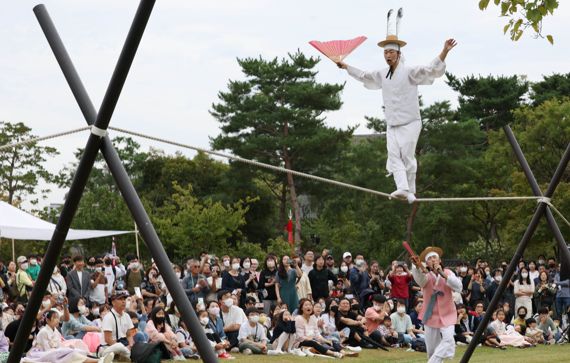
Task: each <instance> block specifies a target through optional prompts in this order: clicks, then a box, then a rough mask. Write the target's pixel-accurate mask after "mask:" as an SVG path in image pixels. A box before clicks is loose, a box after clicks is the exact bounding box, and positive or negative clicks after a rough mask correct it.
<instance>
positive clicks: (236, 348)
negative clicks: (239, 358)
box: [230, 347, 239, 353]
mask: <svg viewBox="0 0 570 363" xmlns="http://www.w3.org/2000/svg"><path fill="white" fill-rule="evenodd" d="M230 353H239V348H238V347H233V348H232V349H231V350H230Z"/></svg>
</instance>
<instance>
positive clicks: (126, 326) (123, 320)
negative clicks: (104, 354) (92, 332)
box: [101, 309, 135, 340]
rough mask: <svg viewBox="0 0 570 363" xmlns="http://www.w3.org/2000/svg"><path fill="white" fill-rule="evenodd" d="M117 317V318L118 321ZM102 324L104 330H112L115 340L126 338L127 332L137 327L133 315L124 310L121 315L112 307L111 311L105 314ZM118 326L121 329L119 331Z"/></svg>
mask: <svg viewBox="0 0 570 363" xmlns="http://www.w3.org/2000/svg"><path fill="white" fill-rule="evenodd" d="M115 318H117V320H116V323H115ZM101 325H102V326H103V332H106V331H110V332H111V336H112V338H113V339H114V340H118V339H121V338H126V337H127V332H128V331H129V330H131V329H133V328H134V327H135V326H134V325H133V321H132V320H131V317H130V316H129V314H127V312H126V311H123V314H122V315H119V313H118V312H117V311H116V310H115V309H111V311H110V312H109V313H108V314H107V315H105V317H104V318H103V323H102V324H101ZM117 328H118V329H119V331H118V333H117Z"/></svg>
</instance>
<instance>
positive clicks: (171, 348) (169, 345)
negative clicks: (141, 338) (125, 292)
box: [133, 307, 184, 360]
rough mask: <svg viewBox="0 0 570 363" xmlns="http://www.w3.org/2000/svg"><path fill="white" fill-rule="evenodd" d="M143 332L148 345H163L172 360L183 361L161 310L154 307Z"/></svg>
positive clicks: (164, 313) (164, 314) (174, 337)
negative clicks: (146, 336)
mask: <svg viewBox="0 0 570 363" xmlns="http://www.w3.org/2000/svg"><path fill="white" fill-rule="evenodd" d="M133 325H134V324H133ZM144 331H145V333H146V334H147V335H148V341H149V342H150V343H164V346H165V347H166V349H167V350H168V352H169V353H170V356H171V358H172V359H174V360H184V356H183V355H182V352H181V351H180V350H179V349H178V341H177V339H176V334H174V332H173V331H172V328H171V327H170V326H169V325H168V323H167V322H166V312H165V311H164V309H163V308H161V307H155V308H154V309H152V311H151V312H150V315H149V320H148V322H147V324H146V327H145V329H144Z"/></svg>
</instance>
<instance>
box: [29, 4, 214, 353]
mask: <svg viewBox="0 0 570 363" xmlns="http://www.w3.org/2000/svg"><path fill="white" fill-rule="evenodd" d="M34 12H35V14H36V17H37V18H38V22H39V23H40V26H41V27H42V30H43V32H44V34H45V36H46V38H47V40H48V42H49V44H50V47H51V49H52V51H53V53H54V55H55V57H56V59H57V62H58V63H59V65H60V67H61V70H62V71H63V74H64V76H65V79H66V80H67V83H68V84H69V87H70V88H71V91H72V93H73V95H74V96H75V99H76V101H77V104H78V105H79V108H80V109H81V112H82V113H83V116H84V117H85V120H86V121H87V123H88V124H89V125H91V124H93V123H94V122H95V120H96V118H97V112H96V111H95V107H93V103H92V102H91V99H90V98H89V95H88V94H87V91H86V89H85V87H84V85H83V83H82V82H81V78H80V77H79V74H78V73H77V71H76V69H75V67H74V65H73V62H72V61H71V58H70V57H69V54H68V53H67V50H66V49H65V46H64V45H63V42H62V41H61V38H60V36H59V34H58V32H57V30H56V28H55V25H54V24H53V22H52V20H51V18H50V16H49V14H48V12H47V10H46V9H45V7H39V8H36V9H34ZM101 152H102V153H103V157H104V158H105V161H106V162H107V165H108V166H109V169H110V171H111V174H112V175H113V178H114V179H115V182H116V183H117V185H118V188H119V190H120V191H121V194H122V196H123V198H124V199H125V202H126V204H127V206H128V208H129V210H130V212H131V214H132V216H133V218H134V220H135V222H136V223H137V225H138V226H139V228H140V233H141V235H142V237H143V240H144V241H145V243H146V245H147V247H148V249H149V250H150V252H151V255H152V257H153V258H154V261H155V263H156V264H157V266H158V268H159V270H160V272H161V275H162V277H163V279H164V282H165V284H166V286H167V287H168V291H169V292H170V294H171V295H172V298H173V300H174V302H175V303H176V306H177V307H178V309H179V311H180V314H181V315H182V319H183V320H184V322H185V323H186V326H187V327H188V328H189V331H190V334H191V335H192V339H193V341H194V342H195V344H196V347H197V348H198V351H199V352H200V356H201V358H202V359H203V360H204V361H205V362H207V363H212V362H217V361H218V359H217V357H216V354H215V352H214V350H213V349H212V347H211V345H210V342H209V340H208V339H207V337H206V335H205V334H204V332H203V329H202V328H201V325H200V322H199V321H198V318H197V316H196V314H195V312H194V309H193V308H192V304H190V301H189V300H188V298H187V296H186V293H185V292H184V289H183V288H182V286H181V285H180V282H179V281H178V278H177V277H176V275H175V274H174V270H173V269H172V265H171V263H170V260H169V258H168V255H167V254H166V251H165V250H164V247H163V245H162V243H161V241H160V239H159V237H158V235H157V233H156V230H155V229H154V226H153V225H152V222H151V221H150V218H149V216H148V214H147V213H146V211H145V209H144V206H143V204H142V203H141V201H140V198H139V196H138V195H137V192H136V190H135V188H134V186H133V184H132V182H131V179H130V178H129V176H128V174H127V171H126V170H125V168H124V166H123V163H122V162H121V159H120V158H119V155H118V154H117V151H116V150H115V148H114V147H113V144H112V142H111V140H110V139H109V137H108V136H105V137H104V138H103V143H102V146H101Z"/></svg>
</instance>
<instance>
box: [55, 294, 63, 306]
mask: <svg viewBox="0 0 570 363" xmlns="http://www.w3.org/2000/svg"><path fill="white" fill-rule="evenodd" d="M55 302H56V304H58V305H61V304H63V295H57V298H56V299H55Z"/></svg>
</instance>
